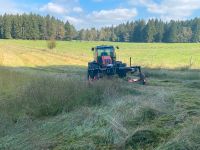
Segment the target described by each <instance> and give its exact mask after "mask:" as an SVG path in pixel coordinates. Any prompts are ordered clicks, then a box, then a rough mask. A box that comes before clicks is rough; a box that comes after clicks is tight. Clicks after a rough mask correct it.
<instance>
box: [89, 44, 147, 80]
mask: <svg viewBox="0 0 200 150" xmlns="http://www.w3.org/2000/svg"><path fill="white" fill-rule="evenodd" d="M116 48H117V49H119V47H116ZM92 51H93V52H94V61H92V62H89V63H88V80H90V81H93V80H97V79H100V78H102V77H104V76H115V75H118V76H119V77H120V78H126V79H127V80H128V82H131V83H132V82H140V83H142V84H145V83H146V80H145V75H144V74H143V73H142V71H141V67H140V66H131V58H130V66H129V67H127V65H126V64H125V63H122V62H121V61H116V53H115V48H114V46H105V45H102V46H97V47H95V48H92ZM128 73H130V75H131V76H129V77H128ZM133 77H134V78H133Z"/></svg>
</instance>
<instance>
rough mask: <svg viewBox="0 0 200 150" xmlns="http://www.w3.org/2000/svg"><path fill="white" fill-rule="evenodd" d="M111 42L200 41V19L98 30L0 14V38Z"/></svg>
mask: <svg viewBox="0 0 200 150" xmlns="http://www.w3.org/2000/svg"><path fill="white" fill-rule="evenodd" d="M50 38H54V39H56V40H68V41H70V40H84V41H112V42H145V43H153V42H157V43H160V42H166V43H188V42H200V18H194V19H191V20H184V21H174V20H171V21H169V22H166V21H162V20H159V19H150V20H148V21H145V20H136V21H129V22H126V23H122V24H119V25H117V26H110V27H102V28H100V29H96V28H90V29H80V30H77V29H76V28H75V27H74V26H73V25H72V24H70V22H69V21H66V22H64V21H62V20H59V19H57V18H55V17H53V16H50V15H47V16H40V15H37V14H32V13H30V14H21V15H19V14H17V15H9V14H4V15H0V39H27V40H47V39H50Z"/></svg>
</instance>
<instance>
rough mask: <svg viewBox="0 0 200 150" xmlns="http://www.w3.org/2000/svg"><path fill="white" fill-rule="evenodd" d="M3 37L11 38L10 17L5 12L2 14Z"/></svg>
mask: <svg viewBox="0 0 200 150" xmlns="http://www.w3.org/2000/svg"><path fill="white" fill-rule="evenodd" d="M3 38H4V39H11V38H12V37H11V17H10V16H9V15H7V14H5V15H4V16H3Z"/></svg>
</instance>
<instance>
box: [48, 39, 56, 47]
mask: <svg viewBox="0 0 200 150" xmlns="http://www.w3.org/2000/svg"><path fill="white" fill-rule="evenodd" d="M47 47H48V48H49V49H54V48H55V47H56V40H55V39H54V38H50V39H49V40H48V41H47Z"/></svg>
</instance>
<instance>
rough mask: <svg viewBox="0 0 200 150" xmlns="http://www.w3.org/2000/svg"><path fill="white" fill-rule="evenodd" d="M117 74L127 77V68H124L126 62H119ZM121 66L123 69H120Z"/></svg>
mask: <svg viewBox="0 0 200 150" xmlns="http://www.w3.org/2000/svg"><path fill="white" fill-rule="evenodd" d="M117 67H118V69H117V74H118V76H119V77H120V78H125V77H126V70H125V69H122V68H123V67H124V68H125V67H126V64H125V63H122V62H118V64H117ZM120 67H121V69H120Z"/></svg>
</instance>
